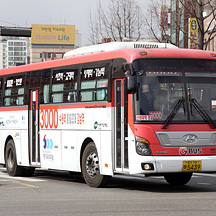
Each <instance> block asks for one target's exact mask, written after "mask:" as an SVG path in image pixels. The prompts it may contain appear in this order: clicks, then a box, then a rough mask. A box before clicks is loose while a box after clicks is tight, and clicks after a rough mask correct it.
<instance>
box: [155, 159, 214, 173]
mask: <svg viewBox="0 0 216 216" xmlns="http://www.w3.org/2000/svg"><path fill="white" fill-rule="evenodd" d="M154 160H155V163H154V168H155V172H156V173H168V172H182V171H191V172H197V171H198V172H216V156H166V157H163V156H162V157H160V156H155V157H154ZM197 164H199V166H198V167H197ZM186 166H187V167H186ZM152 171H153V170H152Z"/></svg>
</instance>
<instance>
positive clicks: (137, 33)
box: [89, 0, 144, 44]
mask: <svg viewBox="0 0 216 216" xmlns="http://www.w3.org/2000/svg"><path fill="white" fill-rule="evenodd" d="M142 17H143V14H142V13H141V9H140V7H139V5H138V4H137V3H136V2H135V1H134V0H110V1H109V4H108V5H106V7H105V8H104V7H103V6H102V4H101V1H100V0H99V1H98V6H97V10H96V13H95V16H94V17H93V16H92V15H90V38H89V41H90V42H91V43H92V44H97V43H99V42H100V41H101V39H102V38H111V40H112V41H123V40H125V39H127V40H131V39H133V40H136V41H138V40H139V39H140V37H141V35H142V30H143V25H144V23H143V20H142Z"/></svg>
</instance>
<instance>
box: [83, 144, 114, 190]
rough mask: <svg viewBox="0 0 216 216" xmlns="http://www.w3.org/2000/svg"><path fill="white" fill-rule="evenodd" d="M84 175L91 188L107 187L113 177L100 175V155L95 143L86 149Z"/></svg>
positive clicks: (84, 153)
mask: <svg viewBox="0 0 216 216" xmlns="http://www.w3.org/2000/svg"><path fill="white" fill-rule="evenodd" d="M82 174H83V177H84V180H85V182H86V183H87V184H88V185H89V186H90V187H96V188H97V187H105V186H106V185H107V184H108V183H109V181H110V179H111V176H105V175H101V174H100V169H99V158H98V153H97V149H96V147H95V145H94V143H93V142H90V143H89V144H88V145H87V146H86V148H85V149H84V152H83V155H82Z"/></svg>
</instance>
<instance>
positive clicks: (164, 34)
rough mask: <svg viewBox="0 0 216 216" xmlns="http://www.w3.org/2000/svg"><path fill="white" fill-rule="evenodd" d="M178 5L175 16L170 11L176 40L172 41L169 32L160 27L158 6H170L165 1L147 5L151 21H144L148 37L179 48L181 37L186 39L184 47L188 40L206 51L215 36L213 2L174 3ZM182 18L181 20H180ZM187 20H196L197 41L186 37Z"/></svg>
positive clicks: (155, 1)
mask: <svg viewBox="0 0 216 216" xmlns="http://www.w3.org/2000/svg"><path fill="white" fill-rule="evenodd" d="M174 2H175V4H178V7H177V10H175V16H173V15H172V11H171V24H172V25H171V26H170V28H171V30H175V32H176V40H175V41H173V40H172V39H171V38H170V37H169V34H170V32H169V31H167V30H166V29H164V26H163V25H161V11H160V9H161V7H160V5H166V4H170V3H169V1H168V0H167V1H166V0H162V1H160V2H159V1H158V0H152V2H151V4H150V5H149V7H148V8H149V10H148V14H149V15H148V17H151V19H152V20H153V21H151V20H149V19H145V23H146V25H147V26H148V29H149V35H150V36H151V37H152V38H155V39H157V40H158V41H160V42H161V41H163V40H164V38H165V39H166V40H167V42H170V43H175V45H177V46H179V45H180V44H179V41H180V40H179V35H183V38H186V39H187V40H185V44H184V47H186V46H187V41H188V40H190V41H191V42H193V43H194V44H197V46H198V48H199V49H204V50H206V49H207V47H208V45H209V43H210V42H211V41H212V40H213V38H214V37H215V36H216V34H215V30H216V29H215V27H214V25H215V20H216V5H215V0H179V1H174ZM182 17H183V19H181V18H182ZM188 18H196V21H197V24H198V36H199V40H198V41H197V39H195V38H193V37H190V36H189V35H188ZM212 26H213V27H212Z"/></svg>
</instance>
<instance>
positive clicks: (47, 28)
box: [31, 24, 75, 45]
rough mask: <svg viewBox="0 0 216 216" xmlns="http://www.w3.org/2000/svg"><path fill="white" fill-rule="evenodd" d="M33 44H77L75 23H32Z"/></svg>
mask: <svg viewBox="0 0 216 216" xmlns="http://www.w3.org/2000/svg"><path fill="white" fill-rule="evenodd" d="M31 27H32V31H31V44H68V45H73V44H75V25H38V24H33V25H31Z"/></svg>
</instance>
